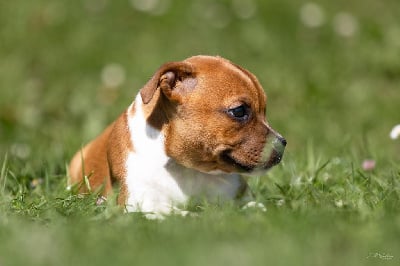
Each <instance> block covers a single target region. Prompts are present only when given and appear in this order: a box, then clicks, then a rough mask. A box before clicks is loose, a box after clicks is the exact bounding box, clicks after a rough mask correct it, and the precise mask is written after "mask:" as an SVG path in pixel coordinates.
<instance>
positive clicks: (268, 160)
mask: <svg viewBox="0 0 400 266" xmlns="http://www.w3.org/2000/svg"><path fill="white" fill-rule="evenodd" d="M286 144H287V142H286V139H285V138H283V137H282V136H281V135H280V134H279V133H277V132H275V131H271V134H269V136H268V137H267V141H266V144H265V146H264V149H263V152H262V156H261V162H262V164H263V165H262V168H264V169H269V168H271V167H272V166H274V165H277V164H278V163H280V162H281V160H282V157H283V153H284V151H285V147H286Z"/></svg>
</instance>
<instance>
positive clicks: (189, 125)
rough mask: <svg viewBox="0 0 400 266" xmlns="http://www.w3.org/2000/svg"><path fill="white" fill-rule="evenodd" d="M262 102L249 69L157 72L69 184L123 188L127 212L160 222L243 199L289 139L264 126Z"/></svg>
mask: <svg viewBox="0 0 400 266" xmlns="http://www.w3.org/2000/svg"><path fill="white" fill-rule="evenodd" d="M265 111H266V95H265V93H264V90H263V88H262V87H261V85H260V83H259V82H258V80H257V78H256V77H255V76H254V75H253V74H252V73H250V72H249V71H248V70H246V69H244V68H242V67H240V66H238V65H236V64H234V63H232V62H230V61H228V60H226V59H224V58H221V57H218V56H202V55H200V56H194V57H190V58H188V59H186V60H184V61H181V62H171V63H166V64H164V65H162V66H161V67H160V68H159V69H158V70H157V72H156V73H155V74H154V76H153V77H152V78H151V79H150V80H149V81H148V82H147V84H146V85H145V86H144V87H143V88H142V89H141V90H140V92H139V93H138V95H137V96H136V98H135V101H134V102H133V103H132V104H131V105H130V106H129V107H128V109H126V110H125V111H124V112H123V113H122V114H121V115H120V116H119V118H118V119H117V120H116V121H114V122H113V123H112V124H111V125H110V126H108V127H107V128H106V129H105V130H104V132H103V133H101V134H100V135H99V136H98V137H97V138H96V139H94V140H93V141H92V142H90V143H89V144H87V145H86V146H85V147H84V148H83V149H81V150H80V151H78V152H77V153H76V155H75V156H74V157H73V159H72V161H71V163H70V166H69V175H70V180H69V184H70V185H74V184H82V183H84V182H83V181H84V180H86V183H88V184H86V186H85V185H81V189H80V191H81V192H87V190H88V188H91V190H96V189H99V188H102V191H103V195H104V196H107V195H109V194H110V193H111V192H112V184H113V183H114V182H115V181H117V182H118V183H119V184H120V191H119V195H118V203H119V204H120V205H122V206H125V209H126V211H128V212H136V211H140V212H144V213H154V214H160V215H165V214H169V213H171V212H174V210H177V208H178V207H179V206H182V205H183V206H184V205H185V203H187V202H188V200H189V199H207V200H210V201H214V200H231V199H240V198H243V197H245V195H248V194H249V193H248V186H247V182H246V178H244V177H243V176H242V174H244V175H255V174H263V173H265V171H267V170H268V169H270V168H271V167H272V166H274V165H276V164H278V163H279V162H280V161H281V159H282V155H283V151H284V148H285V146H286V140H285V139H284V138H283V137H282V136H281V135H279V134H278V133H277V132H276V131H275V130H274V129H272V128H271V127H270V125H269V124H268V123H267V121H266V115H265ZM249 199H250V198H249Z"/></svg>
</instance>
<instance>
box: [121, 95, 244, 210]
mask: <svg viewBox="0 0 400 266" xmlns="http://www.w3.org/2000/svg"><path fill="white" fill-rule="evenodd" d="M142 104H143V103H142V99H141V96H140V94H138V96H137V97H136V100H135V102H134V103H133V104H132V105H131V106H130V107H129V109H128V112H127V114H128V126H129V131H130V134H131V141H132V143H133V146H134V152H130V153H129V155H128V158H127V161H126V169H127V176H126V184H127V188H128V199H127V202H126V209H127V211H128V212H135V211H141V212H145V213H155V214H168V213H171V212H175V210H177V209H176V207H177V206H180V205H184V204H185V203H187V201H188V200H189V199H191V198H194V199H203V198H205V199H208V200H211V201H215V200H225V199H233V198H235V197H236V194H237V191H238V189H239V187H240V186H241V184H242V183H241V182H244V181H243V180H242V178H241V177H240V175H238V174H225V173H209V174H206V173H202V172H199V171H196V170H194V169H189V168H186V167H184V166H182V165H180V164H178V163H176V162H175V161H174V160H173V159H171V158H169V157H168V156H167V155H166V153H165V147H164V136H163V134H162V132H160V131H158V130H157V129H155V128H153V127H151V126H150V125H149V124H148V123H147V121H146V119H145V117H144V114H143V110H142ZM133 106H134V107H135V113H134V115H133V116H129V114H131V112H130V111H131V109H132V108H133Z"/></svg>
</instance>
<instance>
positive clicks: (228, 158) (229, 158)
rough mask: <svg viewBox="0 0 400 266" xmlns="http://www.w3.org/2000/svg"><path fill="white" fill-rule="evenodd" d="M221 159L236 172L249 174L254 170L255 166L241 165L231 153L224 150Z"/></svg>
mask: <svg viewBox="0 0 400 266" xmlns="http://www.w3.org/2000/svg"><path fill="white" fill-rule="evenodd" d="M221 159H222V161H224V162H225V163H227V164H229V165H232V166H234V167H235V168H236V169H237V170H238V172H242V173H250V172H251V171H253V170H254V168H255V166H253V165H249V164H246V163H243V162H241V161H239V160H238V159H236V158H235V157H234V156H233V155H232V151H230V150H225V151H223V152H222V153H221Z"/></svg>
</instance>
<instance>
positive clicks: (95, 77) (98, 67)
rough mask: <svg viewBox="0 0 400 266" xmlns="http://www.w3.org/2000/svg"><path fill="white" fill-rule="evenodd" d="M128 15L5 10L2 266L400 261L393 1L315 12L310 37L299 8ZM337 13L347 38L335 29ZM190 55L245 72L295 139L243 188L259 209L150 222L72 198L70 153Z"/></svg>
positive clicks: (397, 40)
mask: <svg viewBox="0 0 400 266" xmlns="http://www.w3.org/2000/svg"><path fill="white" fill-rule="evenodd" d="M131 2H135V1H118V2H117V1H94V0H84V1H76V2H74V3H73V4H72V3H70V2H69V1H61V0H60V1H49V0H39V1H32V2H30V1H22V0H16V1H3V2H2V3H0V58H1V59H0V80H1V82H0V265H26V264H29V265H110V264H115V265H127V264H137V265H156V264H160V263H163V264H164V265H228V264H230V265H398V264H399V260H400V240H399V239H400V214H399V213H400V141H399V140H391V139H390V138H389V132H390V130H391V128H392V127H393V126H394V125H396V124H399V123H400V109H399V106H400V88H399V84H400V61H399V58H400V27H399V25H400V19H399V18H400V2H399V1H396V0H386V1H373V0H363V1H361V0H355V1H351V2H349V1H327V0H326V1H318V2H316V3H317V5H318V6H319V7H320V9H321V10H322V12H323V17H324V20H323V23H322V24H321V25H320V26H319V27H316V28H310V27H307V26H306V25H305V24H304V23H303V22H302V20H301V18H300V10H301V9H302V7H304V5H305V2H301V1H278V0H268V1H261V0H260V1H251V3H254V4H255V11H254V13H252V11H251V10H252V6H251V5H250V9H249V10H250V11H249V13H246V7H245V6H244V7H240V8H238V9H237V8H236V9H235V8H234V6H233V4H232V3H233V2H236V3H238V2H239V3H243V2H245V1H242V2H240V1H208V0H207V1H195V0H193V1H177V0H175V1H172V0H171V1H170V5H169V8H168V9H167V10H168V11H167V12H166V13H164V14H162V15H152V14H149V13H146V12H141V11H139V10H137V9H135V8H133V7H132V5H131ZM136 2H140V1H136ZM96 3H97V4H96ZM99 3H100V5H98V4H99ZM101 3H105V5H104V6H102V5H101ZM247 3H248V2H247ZM253 7H254V6H253ZM247 8H248V7H247ZM235 10H236V11H235ZM238 10H239V11H238ZM241 12H243V13H241ZM343 12H345V13H347V14H351V17H350V20H351V18H353V19H354V20H355V21H356V24H355V25H356V31H355V32H354V34H353V35H352V36H350V37H345V36H342V35H340V34H339V33H338V32H337V31H336V30H335V27H334V25H335V23H336V24H337V23H339V22H340V21H341V23H345V25H346V19H345V20H343V16H342V20H340V16H337V15H338V14H341V13H342V14H343ZM246 14H250V17H249V18H242V17H243V16H246ZM347 18H348V17H347ZM338 21H339V22H338ZM347 21H348V20H347ZM347 23H349V22H347ZM350 24H351V22H350ZM347 25H348V24H347ZM353 25H354V24H353ZM342 26H343V24H342ZM347 27H348V26H347ZM194 54H211V55H213V54H219V55H221V56H224V57H227V58H229V59H231V60H232V61H234V62H235V63H238V64H240V65H242V66H244V67H246V68H247V69H249V70H250V71H252V72H253V73H254V74H256V75H257V76H258V78H259V80H260V82H261V83H262V84H263V86H264V88H265V90H266V92H267V94H268V106H267V117H268V120H269V121H270V123H271V125H272V126H273V127H274V128H275V129H277V130H278V131H279V132H280V133H281V134H282V135H284V136H285V137H286V139H287V140H288V146H287V150H286V151H285V156H284V160H283V162H282V163H281V164H280V165H279V166H277V167H275V168H274V169H273V170H271V171H270V172H269V173H268V174H267V175H266V176H264V177H260V178H253V179H251V181H250V183H251V184H250V185H251V187H252V189H253V191H254V193H255V195H256V197H257V200H258V201H260V202H263V203H264V204H265V205H266V206H267V208H268V211H267V212H265V213H264V212H260V211H257V210H242V209H240V208H239V207H237V206H234V205H233V204H223V205H210V204H207V203H204V204H203V205H201V206H191V210H192V211H193V212H195V213H196V214H197V215H196V216H195V217H185V218H183V217H170V218H168V219H166V220H165V221H163V222H159V221H148V220H145V219H143V217H142V216H141V215H139V214H122V213H121V211H120V210H119V209H118V208H117V207H116V206H115V203H114V201H113V200H109V201H108V202H107V204H105V205H96V204H95V202H96V196H95V195H89V196H87V197H81V196H78V195H74V194H71V193H70V192H68V191H66V190H65V187H66V165H67V163H68V161H69V159H70V158H71V156H72V155H73V153H74V152H75V151H76V150H77V149H78V148H79V147H81V145H82V144H84V143H85V142H87V141H88V140H90V139H92V138H93V137H95V136H96V135H97V134H98V133H99V132H101V130H102V129H104V128H105V126H106V125H107V124H108V123H109V122H111V121H112V120H113V119H115V118H116V117H117V116H118V115H119V113H120V112H122V111H123V110H124V109H125V108H126V107H127V106H128V105H129V104H130V102H131V101H132V99H133V97H134V95H135V94H136V93H137V92H138V90H139V89H140V87H141V86H142V85H143V84H144V83H145V82H146V81H147V80H148V79H149V78H150V77H151V75H152V74H153V73H154V71H155V70H156V69H157V68H158V66H159V65H161V64H162V63H164V62H166V61H174V60H181V59H183V58H185V57H188V56H191V55H194ZM110 64H118V65H119V66H120V67H122V69H123V71H124V73H125V79H124V80H123V82H122V83H120V84H119V85H118V86H116V88H111V87H109V86H106V85H105V83H104V81H103V80H102V77H101V76H102V71H104V69H105V67H106V66H109V65H110ZM366 159H373V160H375V161H376V167H375V168H374V169H373V170H371V171H366V170H363V168H362V162H363V161H364V160H366ZM377 254H379V255H381V256H383V255H385V254H386V255H390V256H393V258H392V259H390V260H384V258H382V257H381V258H379V256H378V255H377Z"/></svg>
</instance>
